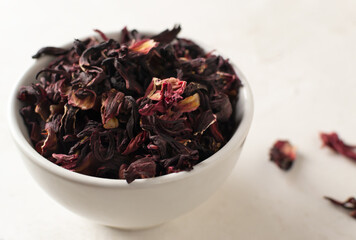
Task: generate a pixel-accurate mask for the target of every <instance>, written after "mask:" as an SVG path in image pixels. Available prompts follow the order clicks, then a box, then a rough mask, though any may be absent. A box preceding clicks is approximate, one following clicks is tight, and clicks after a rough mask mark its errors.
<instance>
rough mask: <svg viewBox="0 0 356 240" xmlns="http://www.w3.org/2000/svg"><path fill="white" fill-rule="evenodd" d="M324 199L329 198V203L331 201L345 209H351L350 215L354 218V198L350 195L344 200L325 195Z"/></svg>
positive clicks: (355, 207) (355, 206) (355, 205)
mask: <svg viewBox="0 0 356 240" xmlns="http://www.w3.org/2000/svg"><path fill="white" fill-rule="evenodd" d="M325 199H327V200H329V201H330V202H331V203H333V204H334V205H336V206H340V207H343V208H344V209H346V210H350V211H351V212H350V216H351V217H353V218H356V198H354V197H350V198H348V199H347V200H346V201H344V202H340V201H337V200H335V199H333V198H330V197H325Z"/></svg>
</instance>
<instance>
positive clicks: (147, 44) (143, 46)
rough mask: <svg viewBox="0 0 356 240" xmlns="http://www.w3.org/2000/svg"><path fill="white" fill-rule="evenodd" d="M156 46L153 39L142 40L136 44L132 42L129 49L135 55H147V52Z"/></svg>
mask: <svg viewBox="0 0 356 240" xmlns="http://www.w3.org/2000/svg"><path fill="white" fill-rule="evenodd" d="M157 45H158V43H157V42H155V41H154V40H153V39H143V40H141V41H138V42H133V43H132V44H131V45H130V46H129V49H130V50H131V51H133V52H135V53H139V54H147V53H149V51H151V49H152V48H154V47H156V46H157Z"/></svg>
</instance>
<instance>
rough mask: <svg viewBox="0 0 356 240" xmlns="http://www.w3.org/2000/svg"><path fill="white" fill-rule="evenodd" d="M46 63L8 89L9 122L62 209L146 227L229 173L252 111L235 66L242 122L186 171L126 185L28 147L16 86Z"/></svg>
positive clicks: (188, 204) (197, 199) (184, 208)
mask: <svg viewBox="0 0 356 240" xmlns="http://www.w3.org/2000/svg"><path fill="white" fill-rule="evenodd" d="M48 61H49V58H48V57H43V58H41V59H40V60H37V61H36V63H35V64H34V65H33V67H31V68H30V69H29V70H28V71H27V72H26V73H25V75H24V76H23V77H22V79H21V80H20V81H19V82H18V84H17V86H16V87H15V88H14V89H13V92H12V95H11V100H10V108H9V114H8V115H9V124H10V129H11V132H12V136H13V138H14V140H15V142H16V144H17V146H18V148H19V150H20V152H21V154H22V158H23V160H24V162H25V165H26V167H27V168H28V170H29V172H30V174H31V175H32V176H33V178H34V179H35V180H36V181H37V182H38V184H39V185H40V186H41V187H42V188H43V189H44V190H45V191H46V192H47V193H48V194H49V195H50V196H51V197H53V198H54V199H55V200H56V201H58V202H59V203H60V204H62V205H63V206H64V207H66V208H67V209H69V210H71V211H72V212H74V213H76V214H78V215H80V216H83V217H85V218H87V219H90V220H92V221H94V222H97V223H100V224H103V225H108V226H113V227H119V228H126V229H139V228H147V227H150V226H155V225H158V224H161V223H163V222H166V221H168V220H171V219H173V218H176V217H178V216H179V215H181V214H184V213H186V212H188V211H190V210H192V209H193V208H195V207H196V206H198V205H199V204H201V203H203V202H204V201H205V200H207V199H208V198H209V197H210V196H211V195H212V194H213V193H214V192H215V191H216V190H217V189H218V187H219V186H221V184H222V183H223V182H224V181H225V179H226V178H227V177H228V176H229V174H230V173H231V171H232V169H233V167H234V166H235V163H236V161H237V159H238V157H239V155H240V153H241V150H242V147H243V144H244V141H245V139H246V136H247V133H248V131H249V128H250V125H251V122H252V115H253V99H252V94H251V90H250V87H249V85H248V83H247V81H246V80H245V77H244V76H243V75H242V74H241V72H240V71H239V70H238V69H237V68H235V70H236V71H237V74H238V76H239V78H240V79H241V81H242V84H243V87H242V88H241V91H240V99H239V103H238V113H237V114H238V116H239V117H240V118H241V122H240V125H239V127H238V129H237V130H236V132H235V134H234V135H233V136H232V138H231V139H230V141H229V142H228V143H227V144H226V145H225V146H224V147H223V148H222V149H220V150H219V151H218V152H217V153H215V154H214V155H212V156H211V157H209V158H208V159H206V160H204V161H203V162H201V163H199V164H197V165H196V166H194V169H193V170H191V171H189V172H179V173H172V174H168V175H165V176H160V177H156V178H150V179H137V180H135V181H134V182H132V183H130V184H127V183H126V181H125V180H113V179H103V178H97V177H91V176H86V175H82V174H78V173H75V172H71V171H68V170H66V169H64V168H62V167H59V166H57V165H55V164H53V163H51V162H50V161H48V160H47V159H45V158H44V157H42V156H41V155H40V154H38V153H37V152H36V151H35V150H34V149H33V147H32V145H31V143H30V140H29V136H28V132H27V129H26V126H25V124H24V122H23V119H22V117H21V116H20V114H19V109H20V106H21V103H20V101H18V100H17V98H16V96H17V92H18V89H19V88H20V86H23V85H27V84H30V83H31V81H32V80H33V79H34V76H35V74H36V73H37V72H38V71H39V70H40V69H42V67H44V66H45V65H46V63H48Z"/></svg>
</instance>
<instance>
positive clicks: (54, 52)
mask: <svg viewBox="0 0 356 240" xmlns="http://www.w3.org/2000/svg"><path fill="white" fill-rule="evenodd" d="M69 51H70V49H63V48H58V47H44V48H41V49H40V50H38V52H37V53H36V54H35V55H33V56H32V58H40V57H41V56H42V55H50V56H60V55H63V54H66V53H68V52H69Z"/></svg>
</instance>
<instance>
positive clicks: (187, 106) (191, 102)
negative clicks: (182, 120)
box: [177, 93, 200, 112]
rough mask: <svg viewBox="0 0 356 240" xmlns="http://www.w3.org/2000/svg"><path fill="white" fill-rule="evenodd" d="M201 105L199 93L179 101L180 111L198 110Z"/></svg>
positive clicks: (178, 107)
mask: <svg viewBox="0 0 356 240" xmlns="http://www.w3.org/2000/svg"><path fill="white" fill-rule="evenodd" d="M199 105H200V101H199V94H198V93H195V94H194V95H192V96H189V97H187V98H185V99H183V100H182V101H180V102H178V104H177V109H178V111H180V112H192V111H195V110H197V108H198V107H199Z"/></svg>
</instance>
